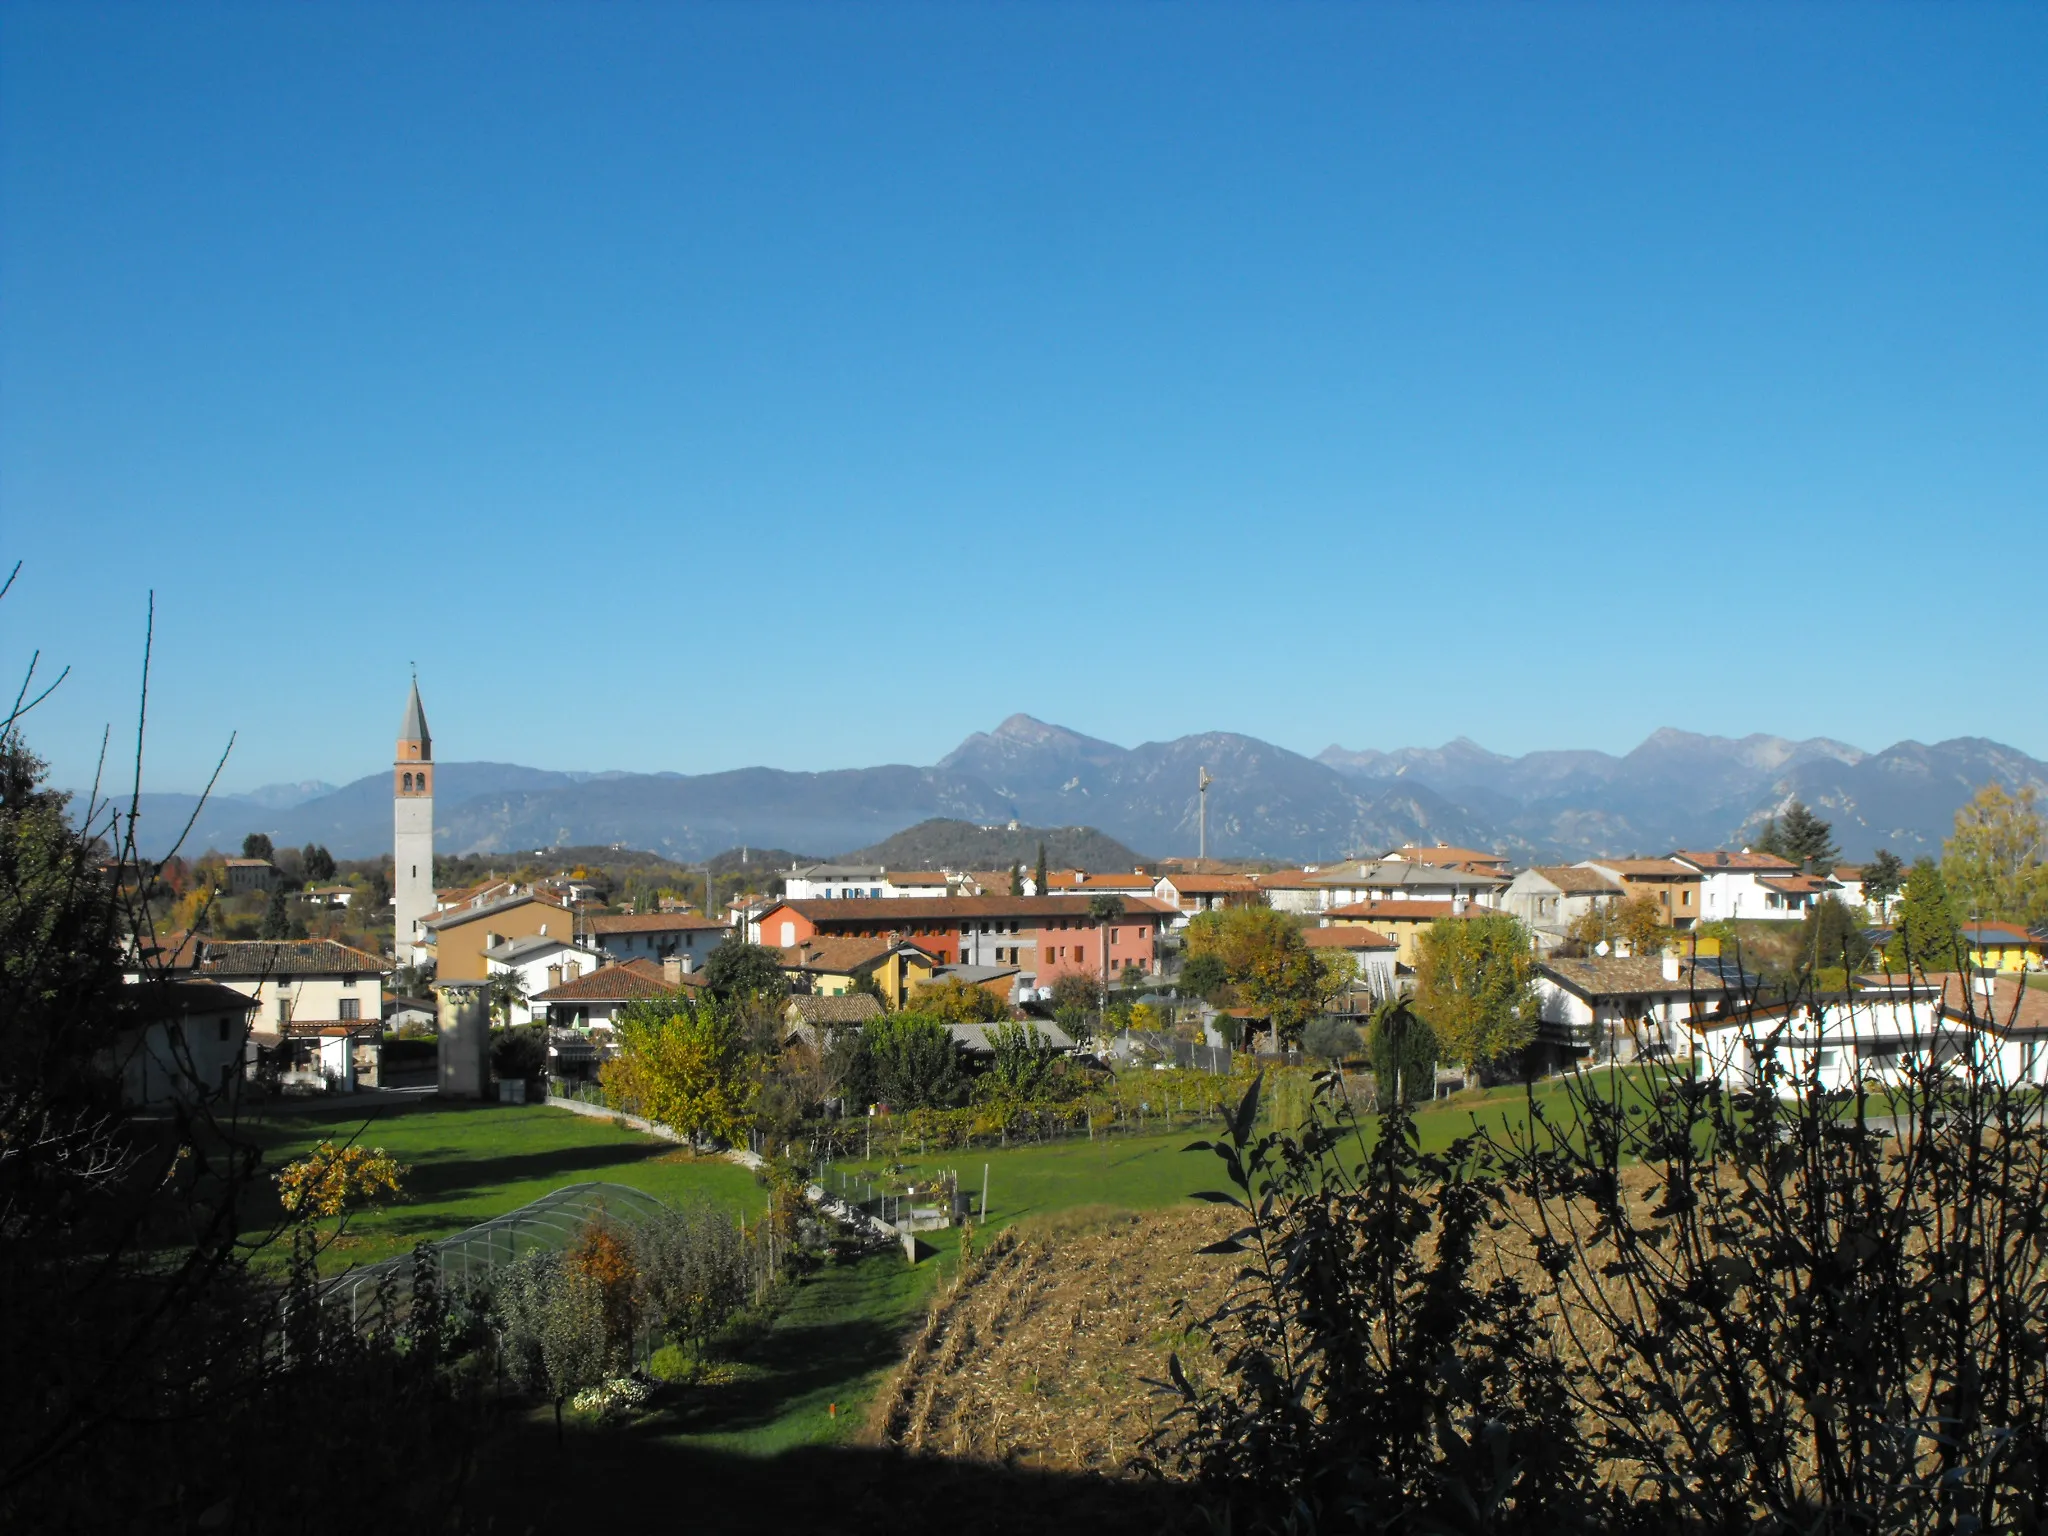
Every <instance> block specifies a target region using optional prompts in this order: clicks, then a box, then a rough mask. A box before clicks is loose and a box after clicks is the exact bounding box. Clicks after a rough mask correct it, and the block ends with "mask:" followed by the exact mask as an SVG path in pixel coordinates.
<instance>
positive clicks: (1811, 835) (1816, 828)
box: [1778, 800, 1842, 875]
mask: <svg viewBox="0 0 2048 1536" xmlns="http://www.w3.org/2000/svg"><path fill="white" fill-rule="evenodd" d="M1778 830H1779V835H1780V836H1781V837H1782V838H1783V839H1784V844H1785V847H1784V852H1783V854H1782V855H1781V857H1784V858H1787V859H1790V860H1791V861H1792V862H1793V863H1794V864H1797V865H1798V866H1799V867H1800V868H1801V869H1803V870H1805V871H1806V872H1807V873H1808V874H1814V875H1824V874H1826V873H1827V872H1828V871H1829V870H1831V869H1833V868H1834V867H1835V863H1836V861H1837V860H1838V859H1840V858H1841V856H1842V851H1841V849H1839V848H1837V847H1836V846H1835V839H1834V830H1835V829H1834V824H1833V823H1832V822H1826V821H1822V820H1821V819H1820V818H1819V817H1818V816H1816V815H1814V814H1813V812H1812V811H1809V810H1808V809H1807V808H1806V806H1805V804H1804V803H1803V802H1801V801H1798V800H1794V801H1793V802H1792V804H1791V805H1790V806H1789V807H1787V808H1786V811H1785V819H1784V821H1783V822H1781V823H1780V824H1779V829H1778Z"/></svg>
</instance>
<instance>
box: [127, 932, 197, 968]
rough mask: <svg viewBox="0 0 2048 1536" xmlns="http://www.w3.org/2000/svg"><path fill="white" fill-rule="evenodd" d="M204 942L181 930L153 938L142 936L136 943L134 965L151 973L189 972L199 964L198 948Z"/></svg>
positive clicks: (193, 934)
mask: <svg viewBox="0 0 2048 1536" xmlns="http://www.w3.org/2000/svg"><path fill="white" fill-rule="evenodd" d="M205 942H206V940H205V938H204V936H203V935H201V934H197V933H189V932H187V931H186V930H184V929H182V928H179V929H175V930H174V931H172V932H170V933H160V934H157V935H156V936H155V937H154V938H150V937H148V936H144V937H142V938H140V939H138V940H137V942H136V946H135V957H136V963H137V964H138V965H139V966H141V967H142V968H143V969H146V970H152V971H186V970H190V969H192V967H194V966H196V965H197V964H198V963H199V951H200V947H201V946H202V945H204V944H205Z"/></svg>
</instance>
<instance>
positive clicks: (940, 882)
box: [882, 869, 951, 890]
mask: <svg viewBox="0 0 2048 1536" xmlns="http://www.w3.org/2000/svg"><path fill="white" fill-rule="evenodd" d="M882 878H883V879H884V880H886V881H887V882H888V883H889V884H891V885H895V886H902V887H905V888H908V887H910V886H913V885H916V886H932V885H935V886H937V887H939V888H940V889H941V890H944V889H945V888H946V887H947V886H948V885H949V884H951V882H950V881H949V880H948V879H947V877H946V872H945V871H944V870H943V869H891V870H887V871H884V873H883V875H882Z"/></svg>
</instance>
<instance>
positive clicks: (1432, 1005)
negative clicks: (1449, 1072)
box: [1415, 912, 1537, 1074]
mask: <svg viewBox="0 0 2048 1536" xmlns="http://www.w3.org/2000/svg"><path fill="white" fill-rule="evenodd" d="M1415 1009H1416V1011H1417V1012H1418V1013H1420V1014H1421V1015H1422V1017H1423V1018H1424V1019H1426V1020H1427V1021H1428V1022H1429V1027H1430V1029H1431V1031H1432V1032H1433V1033H1434V1034H1435V1035H1436V1038H1437V1043H1438V1044H1439V1045H1440V1046H1441V1047H1442V1049H1443V1051H1444V1052H1445V1053H1446V1054H1447V1055H1449V1056H1451V1057H1452V1059H1454V1060H1457V1061H1462V1062H1463V1063H1464V1064H1465V1065H1466V1067H1467V1068H1468V1069H1470V1070H1471V1071H1473V1072H1474V1073H1475V1074H1476V1073H1477V1071H1478V1069H1479V1068H1480V1067H1482V1066H1485V1065H1487V1064H1488V1063H1489V1062H1493V1061H1497V1060H1499V1059H1500V1058H1501V1057H1502V1056H1504V1055H1506V1054H1507V1053H1509V1052H1511V1051H1517V1050H1520V1049H1521V1048H1522V1047H1523V1046H1525V1045H1527V1044H1528V1043H1529V1042H1530V1041H1531V1040H1533V1039H1535V1038H1536V1024H1537V999H1536V961H1535V957H1534V956H1533V955H1532V954H1531V953H1530V949H1529V934H1528V931H1527V930H1526V929H1524V928H1523V927H1522V925H1521V923H1520V922H1519V921H1518V920H1516V919H1515V918H1513V917H1511V916H1509V915H1508V914H1507V913H1505V912H1493V913H1488V914H1487V915H1485V916H1483V917H1462V918H1457V917H1447V918H1443V919H1440V920H1439V921H1437V922H1434V923H1432V924H1430V926H1429V927H1428V928H1426V929H1424V930H1423V933H1422V939H1421V943H1420V945H1419V946H1418V949H1417V953H1416V962H1415Z"/></svg>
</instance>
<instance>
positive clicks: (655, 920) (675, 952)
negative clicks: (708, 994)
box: [583, 912, 732, 974]
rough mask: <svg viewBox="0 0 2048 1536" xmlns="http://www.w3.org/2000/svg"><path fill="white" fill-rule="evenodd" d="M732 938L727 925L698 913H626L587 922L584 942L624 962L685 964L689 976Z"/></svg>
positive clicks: (592, 918)
mask: <svg viewBox="0 0 2048 1536" xmlns="http://www.w3.org/2000/svg"><path fill="white" fill-rule="evenodd" d="M731 934H732V930H731V929H730V928H728V927H726V925H725V924H723V923H714V922H711V921H710V920H709V919H707V918H702V917H699V916H698V915H697V914H696V913H694V912H640V913H624V914H621V915H619V916H617V917H587V918H585V919H584V920H583V941H584V943H585V944H586V945H587V946H588V947H589V948H592V949H601V950H603V951H604V952H605V953H606V954H607V955H609V956H611V957H612V958H613V959H614V960H618V961H621V962H623V961H627V960H657V961H658V960H670V959H676V960H681V961H682V963H683V971H684V973H685V974H688V973H689V972H691V971H694V970H696V969H697V968H698V967H699V966H701V965H702V964H703V963H704V961H705V959H706V958H707V957H708V956H709V955H710V953H711V951H712V950H714V949H716V948H718V946H719V945H720V944H722V943H724V942H725V941H726V939H727V938H729V937H731Z"/></svg>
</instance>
